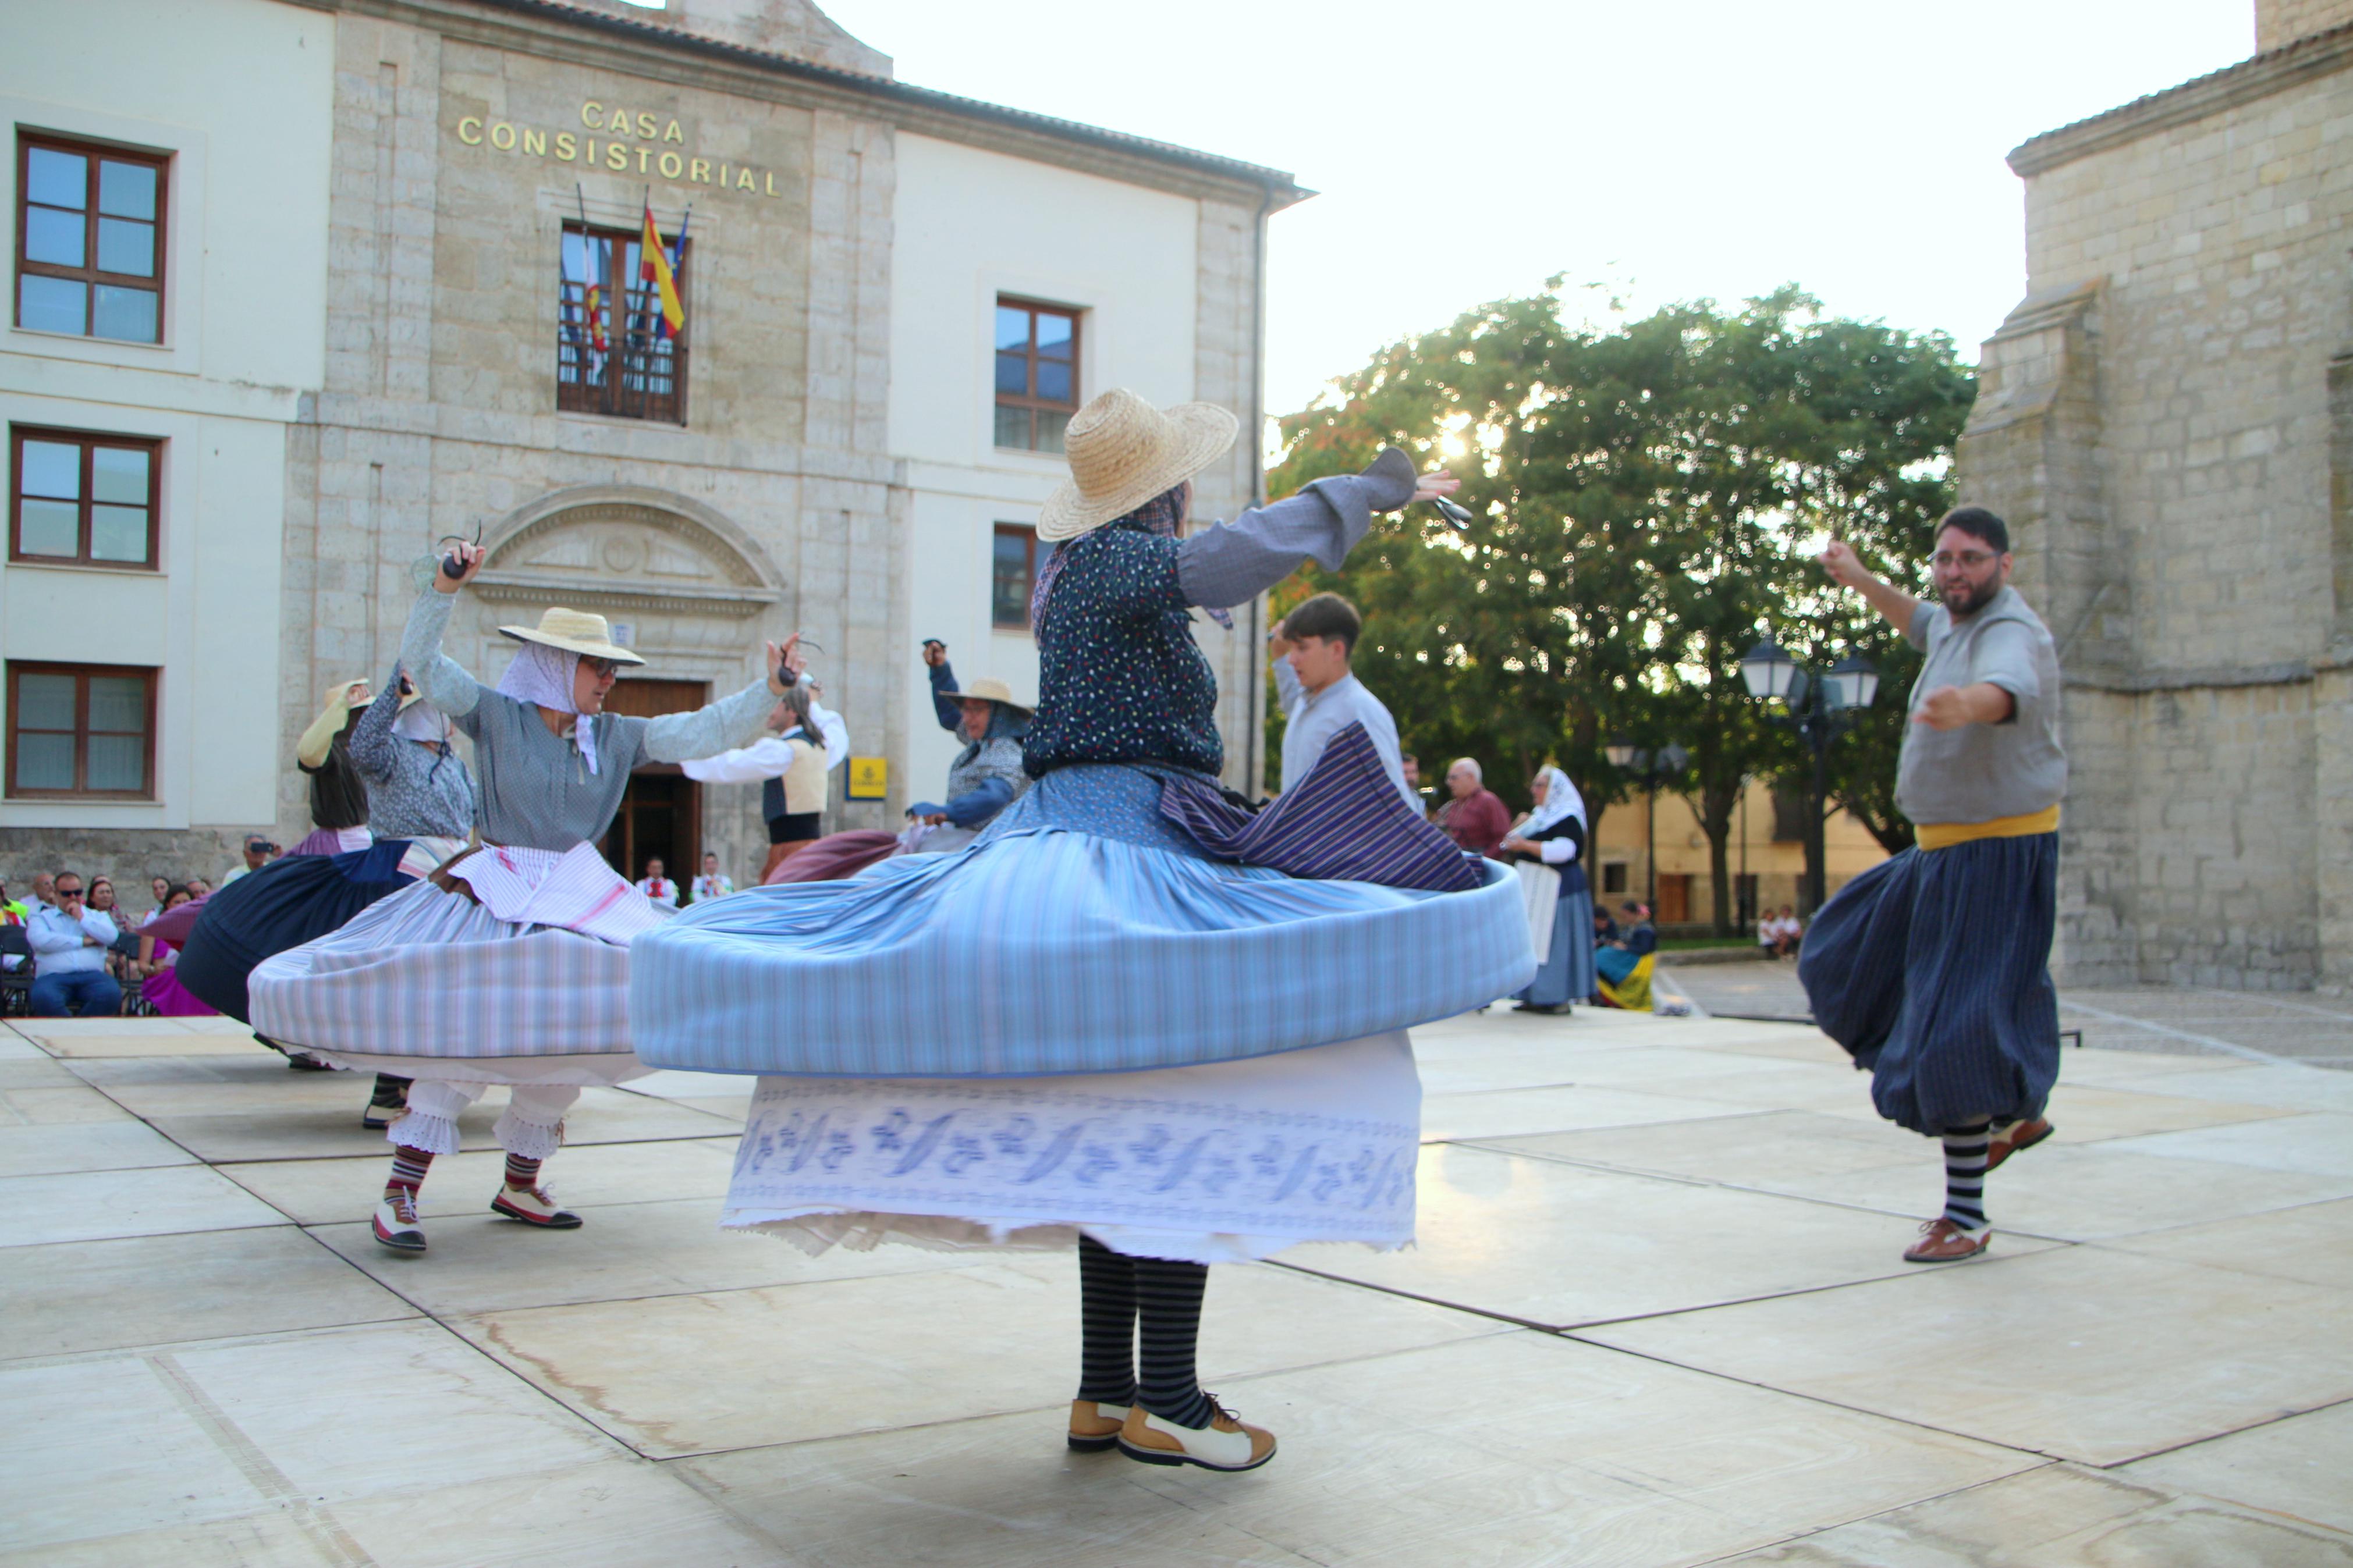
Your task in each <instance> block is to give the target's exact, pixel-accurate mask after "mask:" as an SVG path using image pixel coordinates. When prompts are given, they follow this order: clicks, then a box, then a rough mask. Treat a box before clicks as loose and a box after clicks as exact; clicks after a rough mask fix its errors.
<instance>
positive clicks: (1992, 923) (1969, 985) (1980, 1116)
mask: <svg viewBox="0 0 2353 1568" xmlns="http://www.w3.org/2000/svg"><path fill="white" fill-rule="evenodd" d="M2058 871H2059V836H2058V835H2057V834H2055V833H2042V834H2034V835H2031V836H2029V837H2021V838H1979V839H1975V840H1972V841H1971V842H1969V843H1967V844H1956V845H1954V846H1953V847H1950V848H1947V849H1936V850H1921V849H1907V850H1905V852H1904V853H1903V854H1901V855H1898V856H1896V857H1895V858H1894V859H1891V860H1886V861H1883V862H1881V863H1880V864H1879V865H1877V866H1874V867H1873V868H1871V869H1870V870H1868V871H1865V872H1864V873H1863V874H1862V876H1860V877H1857V878H1856V879H1854V880H1853V881H1852V882H1849V883H1848V884H1847V885H1846V886H1845V887H1843V888H1841V889H1839V892H1838V896H1837V897H1836V898H1834V899H1832V900H1831V901H1830V902H1829V903H1827V904H1825V905H1823V906H1822V910H1821V912H1820V914H1818V915H1816V916H1815V917H1814V923H1813V926H1812V929H1810V931H1807V932H1806V943H1805V948H1804V951H1803V952H1801V953H1800V954H1799V959H1798V979H1799V981H1800V982H1801V983H1802V984H1804V985H1805V988H1806V996H1807V999H1808V1000H1809V1001H1810V1002H1811V1003H1812V1004H1813V1009H1814V1021H1815V1022H1816V1023H1817V1024H1819V1025H1820V1026H1821V1030H1822V1032H1823V1033H1824V1034H1826V1035H1828V1036H1830V1037H1831V1038H1832V1039H1834V1040H1836V1041H1837V1042H1838V1043H1839V1044H1840V1045H1841V1046H1844V1047H1846V1048H1847V1050H1848V1051H1849V1052H1850V1053H1852V1055H1853V1057H1854V1059H1855V1063H1856V1065H1857V1066H1859V1067H1863V1068H1869V1069H1870V1071H1871V1075H1872V1078H1871V1098H1872V1101H1873V1103H1874V1104H1875V1105H1877V1106H1878V1108H1879V1113H1880V1114H1881V1115H1882V1116H1884V1117H1886V1118H1887V1119H1888V1120H1889V1121H1893V1122H1895V1123H1896V1124H1897V1125H1899V1126H1902V1127H1908V1128H1910V1129H1911V1130H1912V1131H1915V1132H1926V1133H1929V1134H1932V1135H1933V1134H1936V1133H1939V1132H1943V1131H1946V1130H1947V1129H1948V1128H1957V1127H1968V1126H1972V1125H1974V1124H1976V1123H1978V1122H1979V1121H1986V1120H1988V1119H1991V1120H1993V1121H2012V1120H2017V1119H2021V1118H2025V1117H2032V1116H2039V1115H2041V1114H2042V1107H2043V1102H2044V1101H2045V1100H2048V1099H2049V1098H2050V1094H2051V1086H2052V1084H2053V1083H2055V1082H2057V1081H2058V1078H2059V994H2058V991H2057V990H2056V989H2055V988H2054V987H2053V986H2052V984H2051V938H2052V931H2053V929H2054V928H2055V926H2056V924H2057V921H2058Z"/></svg>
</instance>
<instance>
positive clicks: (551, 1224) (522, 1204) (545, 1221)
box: [491, 1186, 584, 1230]
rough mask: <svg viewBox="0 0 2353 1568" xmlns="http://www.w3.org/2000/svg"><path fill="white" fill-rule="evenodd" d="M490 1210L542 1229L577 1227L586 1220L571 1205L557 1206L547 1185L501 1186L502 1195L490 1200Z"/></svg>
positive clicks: (500, 1193)
mask: <svg viewBox="0 0 2353 1568" xmlns="http://www.w3.org/2000/svg"><path fill="white" fill-rule="evenodd" d="M491 1213H492V1214H502V1215H506V1216H507V1218H509V1219H519V1220H521V1221H522V1222H523V1224H525V1225H535V1226H539V1228H540V1229H542V1230H578V1229H579V1228H580V1226H581V1225H582V1224H583V1223H584V1222H583V1221H582V1219H581V1218H580V1216H579V1215H576V1214H574V1213H573V1212H572V1211H571V1210H570V1209H563V1208H558V1207H556V1206H555V1200H554V1198H553V1197H550V1196H549V1195H548V1192H547V1189H546V1188H545V1187H533V1188H531V1189H530V1190H529V1191H525V1190H523V1189H522V1188H521V1187H507V1186H501V1188H500V1189H499V1195H498V1196H497V1197H494V1198H492V1199H491Z"/></svg>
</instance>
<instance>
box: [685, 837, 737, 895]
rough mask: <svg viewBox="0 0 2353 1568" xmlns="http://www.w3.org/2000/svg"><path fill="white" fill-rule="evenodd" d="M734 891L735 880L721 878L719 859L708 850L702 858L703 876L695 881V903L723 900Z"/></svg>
mask: <svg viewBox="0 0 2353 1568" xmlns="http://www.w3.org/2000/svg"><path fill="white" fill-rule="evenodd" d="M734 890H735V881H734V879H733V878H732V877H723V876H721V875H720V874H719V857H718V856H717V855H715V854H712V853H711V852H709V851H707V850H706V851H705V852H704V854H703V857H702V876H700V877H697V878H696V879H694V889H693V894H692V897H693V901H694V902H696V903H698V904H699V903H702V901H703V900H706V899H723V898H725V897H726V896H727V895H728V894H730V893H732V892H733V891H734Z"/></svg>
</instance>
